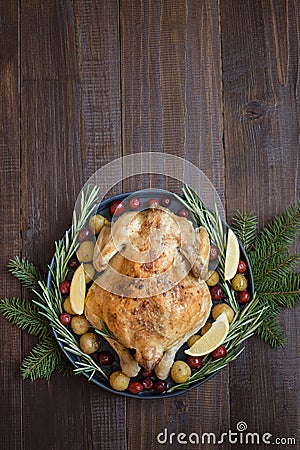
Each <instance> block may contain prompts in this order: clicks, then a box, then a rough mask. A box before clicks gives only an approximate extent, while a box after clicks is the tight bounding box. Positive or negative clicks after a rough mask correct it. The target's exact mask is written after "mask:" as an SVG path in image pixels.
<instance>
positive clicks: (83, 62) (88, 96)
mask: <svg viewBox="0 0 300 450" xmlns="http://www.w3.org/2000/svg"><path fill="white" fill-rule="evenodd" d="M21 20H22V22H21V29H22V40H21V42H22V54H23V55H24V58H23V62H22V117H23V126H22V149H23V152H22V186H23V197H22V202H23V252H24V254H25V255H26V256H27V257H28V258H29V259H31V260H32V261H33V262H34V263H36V264H38V265H39V266H41V267H45V266H46V264H47V263H48V262H49V261H50V258H51V254H52V253H53V250H54V246H53V242H54V240H55V239H58V238H60V237H61V236H62V235H63V233H64V230H65V229H66V228H67V226H68V224H69V223H70V221H71V217H72V209H73V205H74V202H75V200H76V197H77V195H78V194H79V191H80V189H81V187H82V185H83V183H84V182H85V181H86V180H87V179H88V177H89V176H91V175H92V174H93V173H94V171H95V170H96V169H98V168H99V167H100V165H103V164H105V163H106V162H108V161H110V160H112V159H114V158H116V157H117V156H119V155H120V105H119V99H120V93H119V90H120V86H119V39H118V2H117V1H116V2H111V1H107V2H99V3H97V4H95V3H94V2H92V1H90V2H87V1H82V2H81V1H77V2H73V3H71V2H69V1H66V2H46V3H45V2H39V3H38V4H37V2H33V1H29V2H26V4H24V5H22V14H21ZM29 44H30V45H29ZM31 345H32V339H30V338H28V337H27V336H25V337H24V351H25V352H27V351H28V350H29V349H30V348H31ZM37 399H38V400H37ZM32 411H34V418H33V417H32V414H31V412H32ZM124 417H125V414H124V400H123V399H122V398H120V397H117V396H111V395H109V394H107V393H106V392H104V391H101V390H99V389H98V388H97V387H96V386H94V385H92V384H91V383H88V382H87V381H86V380H85V379H84V378H82V377H73V378H71V379H66V378H63V377H61V376H55V377H53V378H52V379H51V380H50V382H49V383H47V382H44V381H37V382H35V383H30V382H25V383H24V411H23V423H24V448H28V449H31V448H53V449H62V448H66V449H82V448H89V449H92V448H97V449H98V448H107V449H109V448H111V449H117V448H119V449H121V448H122V446H123V444H122V443H123V441H124V439H125V438H124V436H125V433H126V427H125V422H124V420H125V419H124ZM104 429H110V433H111V434H110V436H114V438H113V439H111V440H109V437H107V441H106V442H105V443H103V430H104ZM64 430H65V431H64ZM66 430H67V434H66ZM102 445H104V447H102Z"/></svg>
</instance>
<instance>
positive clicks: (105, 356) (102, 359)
mask: <svg viewBox="0 0 300 450" xmlns="http://www.w3.org/2000/svg"><path fill="white" fill-rule="evenodd" d="M98 359H99V363H100V364H102V366H110V365H111V364H112V363H113V362H114V357H113V355H112V354H111V353H110V352H100V353H99V355H98Z"/></svg>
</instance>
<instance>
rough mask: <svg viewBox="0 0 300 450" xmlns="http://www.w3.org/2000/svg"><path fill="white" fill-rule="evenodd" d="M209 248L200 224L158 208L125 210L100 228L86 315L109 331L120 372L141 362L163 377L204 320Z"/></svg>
mask: <svg viewBox="0 0 300 450" xmlns="http://www.w3.org/2000/svg"><path fill="white" fill-rule="evenodd" d="M209 250H210V244H209V237H208V233H207V231H206V230H205V229H204V228H203V227H200V228H197V229H194V228H193V226H192V223H191V222H190V221H189V220H187V219H186V218H184V217H178V216H176V215H175V214H173V213H172V212H170V211H169V210H167V209H164V208H150V209H147V210H144V211H140V212H128V213H125V214H123V215H122V216H121V217H120V218H119V219H118V220H116V221H115V222H114V223H107V224H106V225H105V226H104V227H103V228H102V230H101V232H100V234H99V236H98V239H97V243H96V246H95V252H94V259H93V263H94V266H95V268H96V270H97V271H99V272H101V274H100V276H99V277H98V278H97V280H95V282H94V283H93V285H92V286H91V288H90V289H89V292H88V294H87V298H86V301H85V316H86V317H87V319H88V320H89V322H90V323H91V324H92V325H93V326H94V327H95V328H98V329H101V328H102V327H103V325H104V324H106V326H107V327H108V328H109V330H110V331H111V332H112V333H113V335H114V337H115V338H116V339H113V338H111V339H108V340H109V342H110V344H111V345H112V346H113V347H114V349H115V350H116V351H117V353H118V354H119V357H120V364H121V368H122V370H123V372H124V373H126V375H128V376H135V375H136V374H137V373H138V371H139V369H140V366H141V367H143V368H145V369H146V370H152V369H154V368H155V372H156V375H157V376H158V378H160V379H165V378H167V377H168V375H169V371H170V367H171V365H172V363H173V361H174V357H175V354H176V352H177V350H178V349H179V348H180V347H181V345H182V344H183V343H184V342H186V341H187V339H188V338H189V337H190V336H191V335H193V334H194V333H195V332H196V331H197V330H199V329H200V328H201V326H203V324H204V323H205V322H206V320H207V318H208V316H209V314H210V309H211V296H210V292H209V289H208V287H207V285H206V283H205V281H204V280H205V278H206V276H207V272H208V262H209Z"/></svg>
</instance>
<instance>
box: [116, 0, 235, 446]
mask: <svg viewBox="0 0 300 450" xmlns="http://www.w3.org/2000/svg"><path fill="white" fill-rule="evenodd" d="M199 18H201V20H199ZM120 19H121V57H122V59H121V63H122V66H121V73H122V130H123V154H125V155H127V154H132V153H137V152H139V151H144V152H147V151H153V152H155V151H163V152H165V153H171V154H174V155H177V156H180V157H182V158H186V159H188V160H189V161H191V162H193V163H194V164H195V165H196V166H198V167H199V166H200V168H201V169H202V170H204V171H205V172H206V173H207V175H208V176H209V177H210V178H211V180H212V181H213V182H214V183H215V185H216V187H217V188H218V190H219V192H220V193H221V196H222V193H223V187H224V173H223V170H224V169H223V167H224V165H223V163H222V161H223V159H222V158H223V150H222V96H221V66H220V55H221V52H220V36H219V18H218V3H217V2H208V3H207V2H184V1H164V2H160V1H141V2H140V1H132V2H131V1H123V2H121V12H120ZM207 36H210V37H211V38H209V39H208V38H207ZM212 160H214V161H215V164H214V165H213V164H212ZM147 183H148V184H147ZM145 186H147V187H157V186H159V187H166V188H167V189H169V190H171V191H172V190H173V191H179V190H180V189H181V186H182V184H181V183H179V182H177V181H176V180H172V179H164V177H163V176H156V177H155V176H153V175H151V177H149V178H147V177H145V178H144V179H143V180H142V181H141V178H139V179H138V180H133V181H132V180H131V181H130V182H125V183H124V188H125V189H126V188H127V190H129V189H138V188H141V187H145ZM127 404H128V406H127V423H128V448H129V449H132V450H133V449H137V448H139V449H149V448H151V449H156V448H160V447H161V445H160V444H159V443H158V442H157V440H156V436H157V434H158V433H160V432H162V431H163V430H164V428H165V427H166V428H167V429H168V433H172V432H174V433H179V432H180V431H184V432H185V433H187V434H188V433H190V432H195V431H196V432H201V431H202V432H205V431H212V432H215V433H216V434H219V433H221V431H224V428H226V427H227V426H228V423H229V408H228V404H229V397H228V371H223V372H222V373H220V374H219V375H218V376H217V377H216V378H215V379H213V380H211V381H210V382H208V383H207V384H205V385H203V386H202V387H201V388H199V389H196V390H194V391H192V392H189V393H187V394H186V395H183V396H181V397H174V399H166V400H157V401H155V402H154V401H153V402H142V403H141V402H140V401H139V400H134V399H128V402H127ZM212 405H213V406H212ZM216 417H222V420H216ZM141 430H142V431H141ZM174 446H175V447H174ZM164 448H170V449H171V448H177V447H176V444H166V445H165V446H164ZM187 448H192V446H191V445H188V446H187ZM201 448H202V447H201ZM203 448H209V445H208V446H204V447H203Z"/></svg>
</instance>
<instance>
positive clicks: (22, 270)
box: [7, 256, 43, 290]
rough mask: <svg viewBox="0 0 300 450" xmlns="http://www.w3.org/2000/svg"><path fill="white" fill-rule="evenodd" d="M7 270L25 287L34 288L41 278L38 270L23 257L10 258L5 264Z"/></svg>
mask: <svg viewBox="0 0 300 450" xmlns="http://www.w3.org/2000/svg"><path fill="white" fill-rule="evenodd" d="M7 267H8V270H9V271H10V272H11V273H12V274H13V275H14V276H15V277H17V278H18V280H20V281H21V283H22V284H23V286H24V287H26V288H27V289H31V290H33V289H36V288H37V287H38V282H39V280H42V279H43V276H42V275H41V273H40V271H39V270H38V269H37V268H36V267H35V266H34V265H33V264H31V263H30V262H29V261H27V260H26V259H25V258H22V259H20V258H19V257H18V256H16V257H15V258H14V259H11V260H10V261H9V263H8V265H7Z"/></svg>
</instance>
